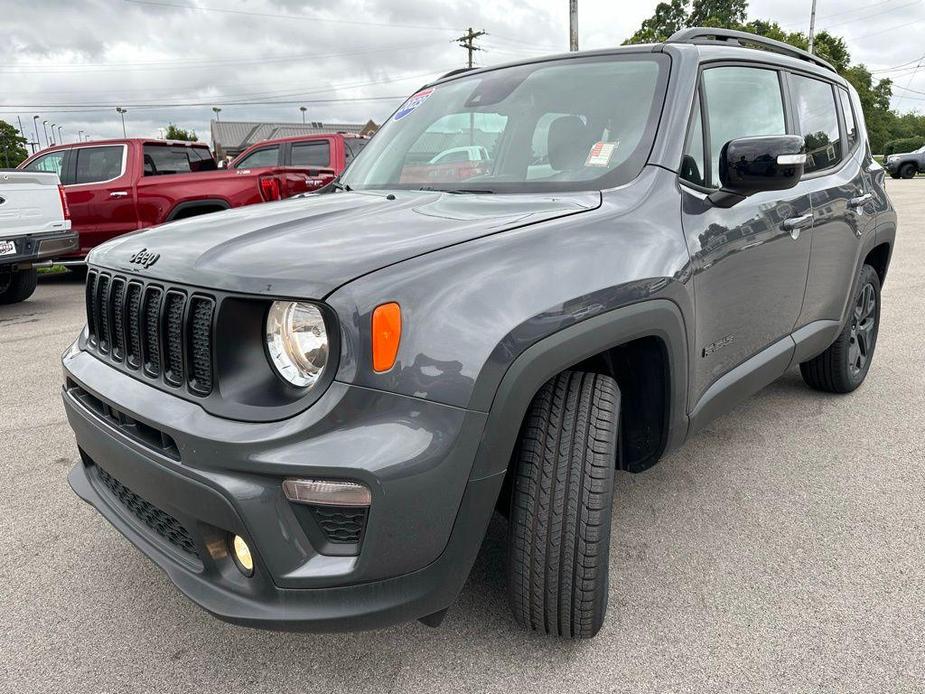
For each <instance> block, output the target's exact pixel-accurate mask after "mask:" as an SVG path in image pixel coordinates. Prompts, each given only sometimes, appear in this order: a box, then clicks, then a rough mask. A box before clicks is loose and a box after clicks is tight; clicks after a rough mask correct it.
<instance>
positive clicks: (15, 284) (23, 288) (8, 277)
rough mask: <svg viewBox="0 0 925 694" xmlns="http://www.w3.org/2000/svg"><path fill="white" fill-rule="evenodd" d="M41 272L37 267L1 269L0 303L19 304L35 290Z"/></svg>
mask: <svg viewBox="0 0 925 694" xmlns="http://www.w3.org/2000/svg"><path fill="white" fill-rule="evenodd" d="M38 281H39V274H38V272H36V271H35V268H30V269H29V270H2V269H0V304H18V303H19V302H20V301H25V300H26V299H28V298H29V297H30V296H32V293H33V292H34V291H35V287H36V285H37V284H38Z"/></svg>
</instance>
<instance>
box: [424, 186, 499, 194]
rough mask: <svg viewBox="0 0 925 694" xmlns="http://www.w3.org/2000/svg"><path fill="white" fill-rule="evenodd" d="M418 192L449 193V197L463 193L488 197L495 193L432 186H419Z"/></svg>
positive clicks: (477, 189) (479, 189) (475, 189)
mask: <svg viewBox="0 0 925 694" xmlns="http://www.w3.org/2000/svg"><path fill="white" fill-rule="evenodd" d="M418 190H426V191H432V192H435V193H449V194H450V195H462V194H464V193H472V194H475V195H490V194H494V192H495V191H493V190H487V189H484V188H435V187H434V186H421V187H420V188H418Z"/></svg>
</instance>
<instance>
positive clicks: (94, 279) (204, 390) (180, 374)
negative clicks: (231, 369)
mask: <svg viewBox="0 0 925 694" xmlns="http://www.w3.org/2000/svg"><path fill="white" fill-rule="evenodd" d="M214 316H215V299H214V298H213V297H211V296H208V295H204V294H200V293H191V292H188V291H187V290H185V289H181V288H178V287H172V286H164V285H162V284H160V283H154V282H146V281H143V280H141V279H138V278H134V277H126V276H123V275H119V274H112V273H108V272H103V271H98V270H91V271H90V272H89V274H88V275H87V325H88V327H89V331H90V339H89V345H88V346H89V348H90V349H91V350H92V351H94V352H95V353H96V354H97V355H98V356H99V357H100V358H102V359H104V360H109V361H111V362H116V363H119V364H124V367H125V368H127V369H128V370H129V371H130V372H143V373H144V374H145V375H146V376H148V377H150V378H153V379H156V380H158V381H161V382H162V383H165V384H167V385H169V386H172V387H174V388H186V389H187V390H188V391H189V392H190V393H192V394H193V395H197V396H200V397H205V396H207V395H209V394H210V393H211V392H212V388H213V384H214V380H215V379H214V368H215V367H214V359H213V345H214V339H213V336H214V327H213V319H214Z"/></svg>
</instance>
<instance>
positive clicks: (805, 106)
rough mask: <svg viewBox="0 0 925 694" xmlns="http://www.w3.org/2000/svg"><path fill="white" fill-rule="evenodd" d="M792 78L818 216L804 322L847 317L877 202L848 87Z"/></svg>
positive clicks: (806, 178)
mask: <svg viewBox="0 0 925 694" xmlns="http://www.w3.org/2000/svg"><path fill="white" fill-rule="evenodd" d="M789 83H790V93H791V101H792V104H793V110H794V119H795V121H796V123H797V126H798V128H799V133H800V134H801V135H803V136H804V137H805V138H806V148H807V152H808V155H809V156H808V158H807V162H806V173H805V174H804V181H805V182H806V185H808V186H809V187H810V194H811V199H812V206H813V216H814V218H815V222H814V225H813V230H812V256H811V259H810V268H809V279H808V281H807V284H806V299H805V300H804V302H803V310H802V313H801V315H800V320H799V325H800V326H803V325H806V324H808V323H812V322H814V321H820V320H829V321H840V320H841V318H842V313H843V311H844V309H845V306H846V305H847V302H848V295H849V293H850V292H851V289H852V286H853V284H854V277H855V272H856V269H857V264H858V262H859V260H860V258H859V256H860V253H861V248H862V247H863V241H864V238H865V237H866V236H868V235H869V234H872V233H874V222H875V208H876V206H875V204H874V201H873V199H872V194H871V181H870V173H869V171H868V169H867V163H866V162H865V158H866V157H867V151H866V148H865V147H864V146H862V143H861V142H860V139H861V136H860V128H859V127H858V125H857V123H858V120H859V119H856V118H855V115H854V108H853V107H852V105H851V99H850V97H849V95H848V92H847V91H846V90H845V89H843V88H842V87H841V86H838V85H835V84H833V83H830V82H827V81H823V80H820V79H818V78H816V77H811V76H809V75H802V74H791V75H789Z"/></svg>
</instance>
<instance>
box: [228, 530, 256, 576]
mask: <svg viewBox="0 0 925 694" xmlns="http://www.w3.org/2000/svg"><path fill="white" fill-rule="evenodd" d="M231 556H232V557H234V563H235V564H237V565H238V569H240V571H241V573H242V574H244V575H245V576H253V575H254V558H253V557H252V556H251V548H250V547H248V546H247V543H246V542H245V541H244V538H243V537H241V536H240V535H235V536H234V539H233V540H232V541H231Z"/></svg>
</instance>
